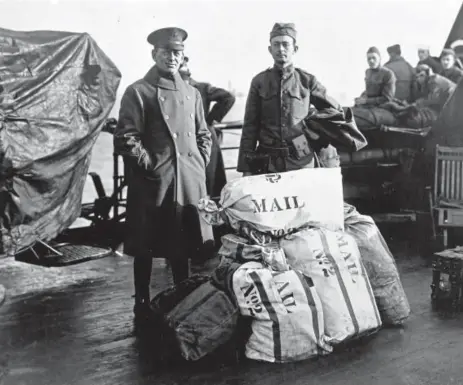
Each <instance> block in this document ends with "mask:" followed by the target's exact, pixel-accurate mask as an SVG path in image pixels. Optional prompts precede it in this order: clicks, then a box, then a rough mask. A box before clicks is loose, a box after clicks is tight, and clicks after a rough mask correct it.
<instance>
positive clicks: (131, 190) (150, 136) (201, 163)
mask: <svg viewBox="0 0 463 385" xmlns="http://www.w3.org/2000/svg"><path fill="white" fill-rule="evenodd" d="M186 38H187V33H186V32H185V31H184V30H182V29H180V28H163V29H160V30H157V31H154V32H152V33H151V34H150V35H149V36H148V42H149V43H150V44H152V45H153V46H154V49H153V51H152V56H153V59H154V61H155V63H156V64H155V65H154V66H153V67H152V68H151V69H150V70H149V71H148V73H147V74H146V75H145V76H144V78H142V79H140V80H138V81H136V82H135V83H133V84H131V85H130V86H129V87H128V88H127V90H126V91H125V93H124V95H123V97H122V101H121V108H120V112H119V121H118V126H117V128H116V130H115V133H114V146H115V151H116V152H117V153H119V154H121V155H122V156H123V157H124V160H125V163H126V165H127V169H128V175H127V180H128V192H127V219H126V232H127V237H126V240H125V244H124V252H125V253H126V254H128V255H132V256H134V257H135V260H134V278H135V307H134V312H135V318H136V319H137V318H141V319H146V318H147V317H149V315H150V307H149V301H150V292H149V284H150V276H151V268H152V258H154V257H156V258H167V259H168V260H169V262H170V265H171V267H172V274H173V278H174V282H175V283H178V282H180V281H182V280H183V279H185V278H187V277H188V274H189V266H188V259H189V258H194V259H197V257H196V255H194V254H195V253H196V254H197V253H206V252H207V251H208V250H211V248H212V244H213V235H212V229H211V228H210V227H209V226H207V225H206V224H205V223H204V222H203V221H202V220H201V219H200V217H199V215H198V212H197V209H196V205H197V203H198V201H199V200H200V198H203V197H205V196H206V195H207V193H206V182H205V170H206V166H207V164H208V162H209V159H210V152H211V133H210V132H209V130H208V128H207V125H206V121H205V118H204V110H203V105H202V101H201V96H200V94H199V92H198V90H196V89H195V88H194V87H192V86H190V85H189V84H187V83H185V81H184V80H183V79H182V78H181V77H180V74H179V73H178V69H179V67H180V65H181V63H182V61H183V57H184V54H183V49H184V44H183V42H184V40H185V39H186ZM207 246H210V247H207ZM208 257H209V256H208Z"/></svg>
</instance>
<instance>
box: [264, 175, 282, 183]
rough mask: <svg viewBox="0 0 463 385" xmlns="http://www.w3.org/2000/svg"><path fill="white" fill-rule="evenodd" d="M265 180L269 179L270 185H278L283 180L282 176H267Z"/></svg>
mask: <svg viewBox="0 0 463 385" xmlns="http://www.w3.org/2000/svg"><path fill="white" fill-rule="evenodd" d="M265 179H267V181H268V182H270V183H278V181H279V180H280V179H281V175H280V174H267V175H265Z"/></svg>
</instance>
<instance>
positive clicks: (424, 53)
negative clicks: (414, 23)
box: [417, 46, 442, 74]
mask: <svg viewBox="0 0 463 385" xmlns="http://www.w3.org/2000/svg"><path fill="white" fill-rule="evenodd" d="M418 58H419V59H420V60H419V62H418V64H417V66H419V65H420V64H426V65H427V66H429V67H431V69H432V71H433V72H434V73H435V74H438V73H439V72H441V71H442V65H441V64H440V61H439V59H437V58H435V57H434V56H431V53H430V51H429V47H425V46H422V47H420V48H418Z"/></svg>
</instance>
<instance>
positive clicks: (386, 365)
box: [0, 248, 463, 385]
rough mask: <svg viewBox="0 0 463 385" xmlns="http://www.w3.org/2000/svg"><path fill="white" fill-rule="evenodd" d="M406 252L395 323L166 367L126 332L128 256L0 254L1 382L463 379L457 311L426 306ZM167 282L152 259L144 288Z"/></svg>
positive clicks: (416, 267)
mask: <svg viewBox="0 0 463 385" xmlns="http://www.w3.org/2000/svg"><path fill="white" fill-rule="evenodd" d="M399 254H400V255H399ZM410 254H412V253H411V252H410V251H409V250H404V249H403V248H402V249H401V250H400V253H396V255H399V256H398V258H397V260H398V264H399V268H400V271H401V273H402V279H403V284H404V287H405V290H406V292H407V294H408V297H409V301H410V305H411V307H412V315H411V317H410V319H409V321H408V323H407V324H406V326H405V327H404V328H398V329H383V330H381V331H380V332H379V334H378V335H376V336H374V337H373V338H371V339H370V340H368V341H367V342H366V343H364V344H363V345H352V346H350V347H349V348H346V349H345V350H341V351H338V352H335V353H333V354H332V355H330V356H327V357H323V358H320V359H315V360H308V361H303V362H299V363H295V364H264V363H257V362H251V361H245V362H242V363H240V364H239V365H238V366H236V365H220V364H217V365H211V364H210V363H208V364H207V365H198V364H196V365H195V364H189V363H184V364H177V366H175V367H171V366H168V365H166V364H163V363H160V362H156V361H154V360H153V359H152V358H150V357H148V355H147V354H146V352H145V351H144V349H142V348H141V347H140V343H139V341H137V339H136V338H135V336H134V333H133V324H132V305H133V299H132V298H131V296H132V294H133V289H132V284H133V278H132V261H131V258H128V257H119V256H110V257H108V258H105V259H101V260H98V261H92V262H87V263H86V264H82V265H77V266H70V267H65V268H48V269H47V268H41V267H36V266H31V265H26V264H23V263H18V262H15V261H12V260H11V259H7V260H5V259H4V260H0V282H1V283H2V284H3V285H5V286H6V287H7V289H8V294H7V299H6V302H5V303H4V304H3V306H1V307H0V384H2V385H10V384H11V385H17V384H31V385H45V384H50V385H51V384H53V385H54V384H56V385H64V384H73V385H74V384H76V385H77V384H78V385H90V384H92V385H98V384H111V385H115V384H154V383H155V384H182V385H183V384H233V385H238V384H256V383H262V384H267V385H273V384H275V385H281V384H283V383H285V384H295V385H298V384H300V385H306V384H311V385H318V384H324V385H326V384H330V385H335V384H351V383H352V384H357V385H360V384H365V385H374V384H378V385H389V384H391V385H400V384H438V385H448V384H462V383H463V366H462V365H461V359H460V358H459V353H460V352H461V351H463V338H461V334H462V331H463V320H462V318H463V316H457V317H455V318H443V317H442V316H440V315H438V314H436V313H434V312H433V311H432V310H431V304H430V287H429V285H430V283H431V269H430V268H429V267H425V265H424V263H423V260H422V259H421V258H420V257H410ZM169 280H170V278H169V274H168V271H167V270H166V268H165V265H164V263H163V262H158V263H157V266H156V267H155V269H153V285H152V292H153V294H154V293H155V292H156V291H159V290H161V289H162V288H164V287H166V286H167V285H168V284H169ZM153 348H154V349H156V347H153Z"/></svg>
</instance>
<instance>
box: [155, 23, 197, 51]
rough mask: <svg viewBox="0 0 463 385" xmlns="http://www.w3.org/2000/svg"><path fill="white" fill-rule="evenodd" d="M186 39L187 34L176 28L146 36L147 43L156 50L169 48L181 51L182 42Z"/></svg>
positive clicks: (165, 29) (159, 30) (161, 30)
mask: <svg viewBox="0 0 463 385" xmlns="http://www.w3.org/2000/svg"><path fill="white" fill-rule="evenodd" d="M187 37H188V33H187V32H186V31H185V30H183V29H181V28H177V27H168V28H161V29H157V30H156V31H153V32H151V33H150V34H149V35H148V38H147V40H148V43H150V44H152V45H154V46H155V47H156V48H169V49H174V50H178V51H183V48H184V45H183V42H184V41H185V40H186V38H187Z"/></svg>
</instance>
